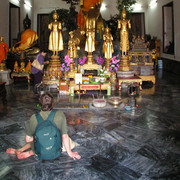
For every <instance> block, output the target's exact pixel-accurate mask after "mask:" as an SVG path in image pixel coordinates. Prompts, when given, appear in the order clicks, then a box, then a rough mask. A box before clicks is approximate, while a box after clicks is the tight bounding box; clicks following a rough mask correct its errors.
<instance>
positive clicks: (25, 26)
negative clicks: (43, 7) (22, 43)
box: [23, 14, 31, 30]
mask: <svg viewBox="0 0 180 180" xmlns="http://www.w3.org/2000/svg"><path fill="white" fill-rule="evenodd" d="M23 25H24V30H26V29H29V28H30V27H31V20H30V19H29V17H28V14H26V18H25V19H24V20H23Z"/></svg>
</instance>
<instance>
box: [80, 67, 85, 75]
mask: <svg viewBox="0 0 180 180" xmlns="http://www.w3.org/2000/svg"><path fill="white" fill-rule="evenodd" d="M80 73H81V74H84V68H83V66H80Z"/></svg>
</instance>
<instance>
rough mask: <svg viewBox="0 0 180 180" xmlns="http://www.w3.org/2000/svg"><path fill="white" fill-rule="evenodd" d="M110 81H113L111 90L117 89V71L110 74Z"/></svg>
mask: <svg viewBox="0 0 180 180" xmlns="http://www.w3.org/2000/svg"><path fill="white" fill-rule="evenodd" d="M110 82H111V90H112V91H115V90H116V83H117V82H116V72H112V73H111V76H110Z"/></svg>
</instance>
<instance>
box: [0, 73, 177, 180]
mask: <svg viewBox="0 0 180 180" xmlns="http://www.w3.org/2000/svg"><path fill="white" fill-rule="evenodd" d="M179 78H180V77H179V76H178V75H176V74H172V73H171V74H170V73H168V72H163V71H158V72H157V73H156V85H155V86H152V85H151V84H150V83H144V84H143V91H142V92H141V93H140V94H139V95H138V96H137V97H136V104H137V105H138V107H137V108H135V109H134V110H133V111H127V110H125V109H124V105H125V104H127V103H128V99H129V97H128V96H127V93H122V94H115V95H118V96H121V98H122V103H121V104H120V106H118V108H114V107H113V106H111V105H110V104H107V106H106V107H104V108H95V107H94V106H93V105H92V100H93V95H92V93H88V94H87V95H82V96H80V97H79V96H78V95H75V97H74V98H71V97H69V96H66V97H65V96H64V97H62V96H59V95H58V94H57V93H56V92H53V95H54V97H55V109H60V110H62V111H63V112H64V113H65V115H66V117H67V123H68V134H69V136H70V137H71V138H72V139H73V140H74V141H75V142H76V143H77V146H76V148H75V149H74V151H77V152H79V154H80V155H81V157H82V158H81V159H80V160H73V159H71V158H69V157H68V156H67V153H63V154H62V155H61V156H60V157H59V158H58V159H56V160H53V161H40V160H37V159H36V158H35V157H34V156H32V157H29V158H27V159H24V160H18V159H17V158H16V156H14V155H8V154H6V153H5V150H6V149H7V148H9V147H14V148H19V147H21V146H23V145H24V144H25V123H26V122H27V120H28V119H29V118H30V116H31V115H32V114H33V113H34V112H38V111H39V109H38V107H37V104H38V97H36V96H34V94H33V91H32V89H33V87H32V86H29V87H28V86H27V82H21V81H19V82H18V81H16V82H15V83H14V84H13V85H10V86H6V89H7V101H8V103H7V105H6V106H4V105H3V104H2V101H1V100H0V157H1V158H0V179H3V180H60V179H61V180H67V179H68V180H106V179H107V180H111V179H112V180H136V179H139V180H150V179H153V180H156V179H158V180H177V179H180V111H179V105H180V80H179ZM98 95H99V94H98V92H95V93H94V98H96V96H98ZM104 97H105V98H107V96H106V94H104Z"/></svg>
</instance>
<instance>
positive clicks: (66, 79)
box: [63, 72, 68, 81]
mask: <svg viewBox="0 0 180 180" xmlns="http://www.w3.org/2000/svg"><path fill="white" fill-rule="evenodd" d="M63 79H64V80H65V81H68V72H64V78H63Z"/></svg>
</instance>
